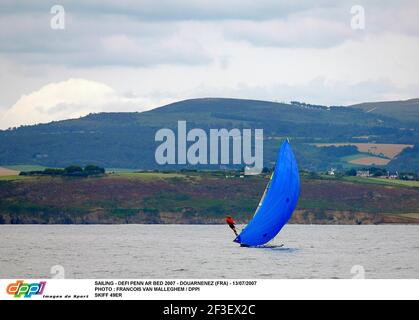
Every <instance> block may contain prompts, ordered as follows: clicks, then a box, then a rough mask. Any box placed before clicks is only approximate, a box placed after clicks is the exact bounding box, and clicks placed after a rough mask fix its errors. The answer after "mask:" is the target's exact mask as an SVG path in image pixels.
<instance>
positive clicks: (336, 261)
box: [0, 225, 419, 279]
mask: <svg viewBox="0 0 419 320" xmlns="http://www.w3.org/2000/svg"><path fill="white" fill-rule="evenodd" d="M239 229H240V226H239ZM233 238H234V234H233V233H232V231H231V229H229V228H228V226H224V225H0V278H12V279H16V278H19V279H20V278H54V277H58V278H102V279H103V278H195V279H196V278H242V279H243V278H252V279H253V278H263V279H284V278H286V279H289V278H353V277H357V278H409V279H410V278H419V226H414V225H381V226H318V225H287V226H286V227H285V228H284V229H283V230H282V232H281V233H280V234H279V235H278V236H277V237H276V238H275V239H274V240H273V241H272V242H270V243H269V244H268V245H267V246H265V247H260V248H242V247H240V246H239V245H237V244H236V243H233V241H232V240H233ZM282 244H283V246H282V247H281V245H282Z"/></svg>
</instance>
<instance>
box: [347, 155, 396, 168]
mask: <svg viewBox="0 0 419 320" xmlns="http://www.w3.org/2000/svg"><path fill="white" fill-rule="evenodd" d="M389 162H390V159H385V158H380V157H361V158H357V159H354V160H351V161H349V163H352V164H357V165H362V166H385V165H387V164H388V163H389Z"/></svg>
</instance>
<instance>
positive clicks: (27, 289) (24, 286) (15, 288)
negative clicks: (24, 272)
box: [6, 280, 47, 298]
mask: <svg viewBox="0 0 419 320" xmlns="http://www.w3.org/2000/svg"><path fill="white" fill-rule="evenodd" d="M46 284H47V282H46V281H41V282H39V283H24V282H23V280H18V281H16V282H15V283H11V284H9V285H8V286H7V289H6V291H7V293H8V294H11V295H14V296H15V298H20V297H22V296H23V297H24V298H31V297H32V296H33V295H37V294H42V293H43V292H44V289H45V285H46Z"/></svg>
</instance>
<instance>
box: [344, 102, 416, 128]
mask: <svg viewBox="0 0 419 320" xmlns="http://www.w3.org/2000/svg"><path fill="white" fill-rule="evenodd" d="M351 107H352V108H358V109H362V110H363V111H365V112H367V113H374V114H378V115H383V116H387V117H392V118H395V119H398V120H401V121H406V122H411V123H415V124H416V126H417V125H418V123H419V99H410V100H405V101H386V102H367V103H361V104H356V105H352V106H351Z"/></svg>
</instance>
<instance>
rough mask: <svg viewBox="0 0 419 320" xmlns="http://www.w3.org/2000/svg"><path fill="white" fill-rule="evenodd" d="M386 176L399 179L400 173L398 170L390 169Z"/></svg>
mask: <svg viewBox="0 0 419 320" xmlns="http://www.w3.org/2000/svg"><path fill="white" fill-rule="evenodd" d="M386 178H387V179H399V173H398V172H397V171H396V172H390V171H388V172H387V177H386Z"/></svg>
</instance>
